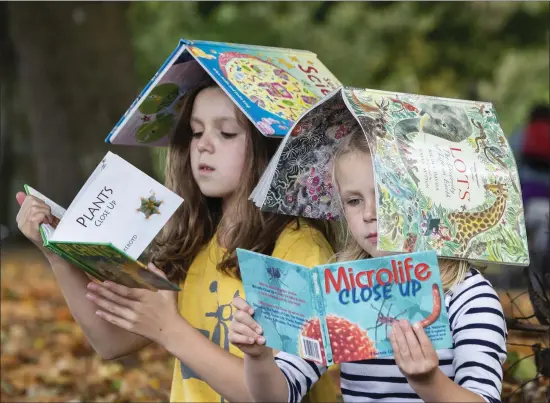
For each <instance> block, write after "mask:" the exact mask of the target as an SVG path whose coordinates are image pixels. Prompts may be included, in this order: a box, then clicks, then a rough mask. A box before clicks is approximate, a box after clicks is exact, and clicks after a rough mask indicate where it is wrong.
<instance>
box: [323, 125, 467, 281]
mask: <svg viewBox="0 0 550 403" xmlns="http://www.w3.org/2000/svg"><path fill="white" fill-rule="evenodd" d="M350 153H369V155H370V147H369V143H368V140H367V137H366V136H365V133H363V130H362V129H361V128H360V127H359V125H357V126H356V127H355V128H354V129H352V130H351V132H350V133H349V134H348V135H347V136H346V137H345V138H344V139H343V140H342V141H341V142H340V144H339V145H338V148H337V149H336V152H335V155H334V159H333V162H332V183H333V184H334V186H335V188H336V191H337V193H338V194H339V188H338V180H337V178H336V165H337V164H338V161H340V159H341V158H342V157H343V156H345V155H347V154H350ZM337 202H338V203H339V205H340V210H341V211H342V212H343V211H344V208H343V205H342V201H341V199H340V197H339V196H338V197H337ZM339 230H340V236H339V240H340V243H341V244H340V247H339V248H338V250H339V252H338V253H336V254H335V255H334V256H333V258H332V260H333V261H336V262H345V261H352V260H361V259H368V258H371V257H372V256H370V255H369V254H368V253H367V252H366V251H365V250H364V249H363V248H362V247H361V246H360V245H359V244H358V243H357V241H356V240H355V239H354V238H353V234H352V233H351V231H350V229H349V226H348V225H347V223H346V221H345V220H341V222H340V228H339ZM438 263H439V270H440V272H441V283H442V285H443V289H444V290H445V291H450V290H452V289H453V288H454V287H455V286H456V285H457V284H459V283H461V282H462V281H463V280H464V278H465V277H466V274H467V273H468V271H469V269H470V264H469V263H468V262H467V261H465V260H452V259H443V258H438Z"/></svg>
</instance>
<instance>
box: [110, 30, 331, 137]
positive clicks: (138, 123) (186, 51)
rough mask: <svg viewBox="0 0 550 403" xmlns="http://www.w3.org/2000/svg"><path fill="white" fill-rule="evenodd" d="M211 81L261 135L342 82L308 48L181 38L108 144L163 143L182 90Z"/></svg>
mask: <svg viewBox="0 0 550 403" xmlns="http://www.w3.org/2000/svg"><path fill="white" fill-rule="evenodd" d="M207 78H209V79H211V80H214V81H215V82H216V83H217V84H218V85H219V86H220V88H222V89H223V90H224V91H225V92H226V94H227V95H228V96H229V98H230V99H231V100H233V102H234V103H235V105H237V106H238V107H239V108H240V109H241V110H242V112H243V113H244V114H245V116H247V117H248V119H250V121H251V122H252V123H253V124H254V125H255V126H256V127H257V128H258V130H259V131H260V133H262V134H263V135H265V136H279V137H282V136H284V135H285V134H286V133H287V132H288V130H289V129H290V127H291V126H292V124H293V123H294V121H295V120H296V119H297V118H298V117H300V115H301V114H302V113H303V112H304V111H305V110H307V109H308V108H309V107H311V106H312V105H313V104H315V103H316V102H317V101H319V100H320V99H321V98H322V97H323V96H324V95H326V94H328V93H330V92H331V91H332V90H334V89H336V88H338V87H339V86H340V85H341V83H340V82H339V81H338V79H337V78H336V77H335V76H334V75H333V74H332V73H331V72H330V71H329V70H328V69H327V68H326V67H325V66H324V65H323V63H322V62H321V61H320V60H319V59H318V58H317V55H315V54H314V53H312V52H309V51H306V50H296V49H283V48H275V47H267V46H256V45H245V44H234V43H225V42H209V41H191V40H185V39H181V40H180V42H179V44H178V45H177V47H176V48H175V49H174V51H173V52H172V54H171V55H170V56H169V57H168V58H167V59H166V61H165V62H164V63H163V65H162V66H161V67H160V69H159V70H158V71H157V73H156V74H155V75H154V76H153V78H152V79H151V80H150V81H149V83H148V84H147V85H146V86H145V88H144V89H143V90H142V92H141V94H140V95H139V96H138V97H137V98H136V99H135V100H134V102H133V103H132V105H131V106H130V108H129V109H128V110H127V111H126V113H125V114H124V115H123V116H122V118H121V119H120V121H119V122H118V123H117V124H116V126H115V127H114V128H113V130H112V131H111V133H109V135H108V137H107V139H106V142H108V143H111V144H124V145H142V146H166V145H168V144H169V137H170V133H171V132H172V129H173V128H174V126H175V124H176V121H177V118H178V116H179V113H180V111H181V108H182V106H183V102H184V99H185V95H186V94H187V93H188V92H189V91H190V90H191V89H193V88H195V87H196V86H198V85H200V84H201V83H202V82H204V81H205V79H207Z"/></svg>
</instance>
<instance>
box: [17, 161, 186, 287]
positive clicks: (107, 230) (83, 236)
mask: <svg viewBox="0 0 550 403" xmlns="http://www.w3.org/2000/svg"><path fill="white" fill-rule="evenodd" d="M25 191H26V193H27V194H28V195H31V196H34V197H37V198H39V199H41V200H43V201H44V202H45V203H46V204H47V205H48V206H50V208H51V211H52V215H53V216H54V223H53V225H50V224H44V223H43V224H41V225H40V233H41V235H42V239H43V240H44V246H45V247H46V248H48V249H49V250H51V251H53V252H55V253H56V254H58V255H59V256H61V257H63V258H65V259H66V260H68V261H70V262H71V263H74V264H75V265H77V266H78V267H80V268H81V269H83V270H84V271H86V272H87V273H88V274H90V275H92V276H93V277H95V278H97V279H98V280H101V281H105V280H111V281H113V282H115V283H119V284H122V285H126V286H128V287H133V288H136V287H137V288H148V289H152V290H155V289H168V290H179V287H177V286H176V285H174V284H172V283H171V282H170V281H168V280H166V279H164V278H162V277H161V276H159V275H157V274H155V273H153V272H151V271H150V270H148V269H147V267H146V265H145V264H144V263H143V262H141V261H140V260H139V258H140V256H141V255H142V253H143V252H144V250H145V249H146V248H147V246H148V245H149V244H150V243H151V242H152V241H153V239H154V238H155V236H156V235H157V234H158V232H159V231H160V230H161V229H162V227H164V225H165V224H166V223H167V221H168V220H169V219H170V217H171V216H172V215H173V214H174V212H175V211H176V210H177V209H178V207H179V206H180V205H181V204H182V203H183V199H182V198H181V197H180V196H178V195H177V194H175V193H173V192H172V191H170V190H169V189H167V188H166V187H165V186H163V185H162V184H160V183H158V182H157V181H156V180H154V179H153V178H151V177H149V176H148V175H146V174H145V173H143V172H142V171H140V170H139V169H137V168H136V167H134V166H133V165H131V164H130V163H128V162H127V161H125V160H124V159H122V158H120V157H119V156H117V155H116V154H113V153H111V152H108V153H107V155H106V156H105V157H104V158H103V160H102V161H101V163H100V164H99V165H98V166H97V167H96V169H95V170H94V172H93V173H92V174H91V175H90V177H89V178H88V180H87V181H86V183H85V184H84V186H83V187H82V189H81V190H80V191H79V193H78V194H77V195H76V197H75V199H74V200H73V202H72V203H71V205H70V206H69V208H68V209H67V210H65V209H64V208H62V207H60V206H59V205H57V204H56V203H54V202H53V201H52V200H50V199H49V198H47V197H46V196H44V195H43V194H41V193H40V192H38V191H37V190H35V189H33V188H32V187H30V186H28V185H25Z"/></svg>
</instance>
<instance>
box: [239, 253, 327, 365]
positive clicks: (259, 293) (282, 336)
mask: <svg viewBox="0 0 550 403" xmlns="http://www.w3.org/2000/svg"><path fill="white" fill-rule="evenodd" d="M237 257H238V259H239V267H240V271H241V275H242V278H243V286H244V290H245V294H246V301H247V302H248V304H249V305H250V306H252V307H253V308H254V311H255V313H254V319H255V320H256V322H258V324H259V325H260V326H261V327H262V329H263V331H264V333H263V335H264V336H265V339H266V344H267V346H269V347H271V348H274V349H276V350H280V351H285V352H288V353H290V354H295V355H300V356H302V357H303V358H306V359H310V360H313V361H316V362H318V363H322V362H323V360H324V355H323V354H324V350H323V348H322V343H319V342H318V340H317V339H315V338H314V337H311V338H307V337H306V338H305V339H304V338H301V337H300V333H301V329H302V328H303V326H304V325H305V324H306V323H307V322H308V321H309V320H311V319H312V318H314V317H316V315H315V306H314V302H313V299H312V293H311V287H312V284H313V283H312V278H311V273H312V270H310V269H309V268H307V267H304V266H300V265H297V264H293V263H290V262H286V261H284V260H281V259H277V258H274V257H271V256H266V255H263V254H260V253H255V252H251V251H247V250H244V249H237ZM317 324H318V321H317ZM318 330H319V334H320V327H319V328H318Z"/></svg>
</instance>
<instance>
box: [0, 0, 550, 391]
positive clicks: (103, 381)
mask: <svg viewBox="0 0 550 403" xmlns="http://www.w3.org/2000/svg"><path fill="white" fill-rule="evenodd" d="M549 17H550V16H549V3H548V2H537V1H525V2H298V1H287V2H220V1H208V2H127V3H123V2H97V3H90V2H34V3H27V2H20V3H18V2H11V3H8V2H0V80H1V81H0V84H1V87H0V118H1V122H0V123H1V124H0V134H1V137H0V147H1V150H0V151H1V152H0V185H1V190H2V192H1V194H0V224H1V225H5V226H9V227H10V229H12V234H13V235H18V233H19V232H18V231H17V230H16V223H15V216H16V213H17V210H18V206H17V205H16V202H15V198H14V195H15V192H16V191H19V190H21V189H22V185H23V183H29V184H31V185H34V186H36V187H37V188H38V189H39V190H41V191H42V192H44V193H45V194H46V195H48V196H49V197H51V198H52V199H53V200H55V201H57V202H58V203H60V204H62V205H64V206H68V204H69V203H70V201H71V200H72V198H73V197H74V196H75V195H76V192H77V191H78V189H79V188H80V187H81V186H82V184H83V183H84V180H85V179H86V177H87V176H88V175H89V174H90V173H91V171H92V169H93V168H94V167H95V166H96V164H97V163H98V162H99V159H100V158H101V157H102V156H103V155H104V154H105V153H106V152H107V150H112V151H113V152H115V153H117V154H120V155H121V156H122V157H123V158H126V159H128V160H129V161H130V162H132V163H134V164H135V165H136V166H138V167H139V168H140V169H142V170H144V171H145V172H155V175H156V176H157V178H159V179H162V168H163V163H164V159H163V157H164V152H165V151H166V150H165V149H153V150H151V149H148V148H145V147H143V148H142V147H124V146H108V145H106V144H104V139H105V137H106V135H107V134H108V132H109V131H110V130H111V129H112V128H113V126H114V125H115V124H116V122H117V121H118V120H119V119H120V117H121V116H122V114H123V113H124V112H125V110H126V109H127V108H128V106H129V105H130V103H131V102H132V101H133V99H134V98H135V97H136V96H137V94H138V93H139V92H140V91H141V89H142V88H143V86H144V85H145V84H146V83H147V82H148V81H149V80H150V78H151V77H152V76H153V74H154V73H155V72H156V71H157V69H158V68H159V67H160V65H161V64H162V63H163V62H164V60H165V59H166V58H167V57H168V55H169V54H170V52H171V51H172V50H173V49H174V48H175V46H176V44H177V42H178V40H179V39H180V38H186V39H203V40H214V41H224V42H236V43H248V44H257V45H267V46H278V47H290V48H297V49H307V50H311V51H313V52H315V53H317V55H318V57H319V59H320V60H321V61H322V62H323V63H324V64H325V65H326V66H327V67H328V68H329V69H330V70H331V71H332V72H333V73H334V74H335V75H336V76H337V77H338V78H339V79H340V81H342V82H343V83H344V84H346V85H351V86H356V87H366V88H373V89H381V90H389V91H396V92H412V93H422V94H427V95H435V96H441V97H455V98H467V99H474V100H484V101H490V102H493V103H494V104H495V107H496V111H497V113H498V115H499V118H500V121H501V124H502V127H503V130H504V132H505V133H506V135H511V134H512V133H514V132H515V131H517V130H518V129H521V128H522V126H523V125H524V123H525V119H526V117H527V113H528V111H529V110H530V108H531V106H532V105H533V104H534V103H538V102H542V103H548V102H549V86H550V83H549V73H550V72H549V50H548V48H549V26H548V21H549ZM152 163H154V171H153V170H152ZM0 237H1V236H0ZM23 250H24V252H23V253H11V254H6V253H5V249H4V250H3V251H2V329H1V336H2V337H1V339H2V361H1V364H2V368H3V369H4V371H3V374H2V379H1V385H0V389H1V393H2V396H1V398H2V401H25V399H26V400H27V401H38V400H40V401H138V400H140V401H145V400H146V401H166V400H167V399H168V396H169V395H168V390H169V387H170V384H171V376H172V370H173V367H172V365H173V361H172V360H171V359H170V357H169V356H168V355H167V353H166V352H165V351H164V350H162V349H161V348H160V347H158V346H152V347H151V348H149V349H145V350H144V351H142V352H140V353H139V354H137V355H133V356H129V357H127V358H126V359H125V360H121V361H118V362H115V363H112V362H111V363H108V362H104V361H102V360H101V359H100V358H99V356H97V355H96V354H94V353H93V351H92V350H91V347H90V346H89V345H88V343H87V342H86V340H85V338H84V336H83V334H82V332H81V331H80V330H79V328H78V326H77V325H76V323H75V322H74V320H73V319H72V316H71V314H70V312H69V310H68V307H67V306H66V303H65V302H64V300H63V297H62V295H61V294H60V292H59V290H58V288H57V286H56V284H55V279H54V278H53V276H52V275H51V271H49V270H48V268H45V266H44V264H43V258H42V257H41V255H40V254H39V252H38V250H37V249H36V248H33V249H32V251H29V250H28V249H23ZM30 252H33V253H30ZM41 259H42V260H41ZM527 302H528V301H527ZM508 305H509V304H508ZM524 342H525V341H524ZM533 343H534V342H533ZM529 352H530V350H529V349H527V350H525V351H523V352H522V354H528V353H529ZM516 381H517V380H516Z"/></svg>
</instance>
